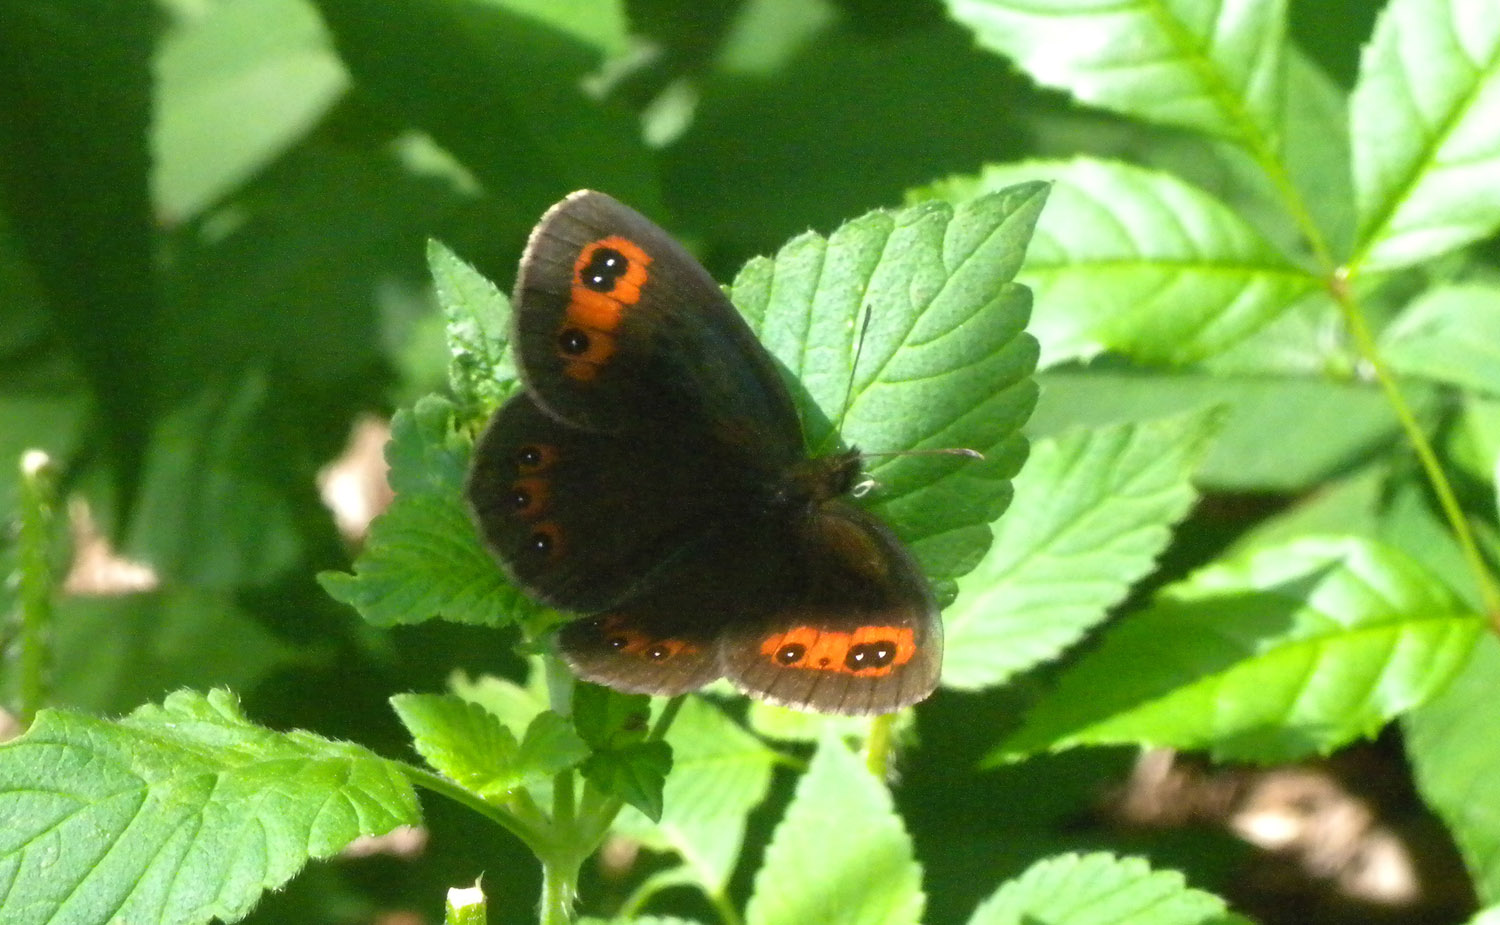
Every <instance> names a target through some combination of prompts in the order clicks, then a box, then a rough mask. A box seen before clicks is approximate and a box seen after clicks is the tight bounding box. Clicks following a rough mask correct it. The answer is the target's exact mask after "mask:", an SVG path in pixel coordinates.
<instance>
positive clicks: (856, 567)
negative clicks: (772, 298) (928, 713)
mask: <svg viewBox="0 0 1500 925" xmlns="http://www.w3.org/2000/svg"><path fill="white" fill-rule="evenodd" d="M515 304H516V313H515V339H514V341H513V342H514V343H515V345H516V349H517V352H518V356H519V365H520V368H521V371H522V375H523V379H524V381H525V384H526V390H525V391H524V392H523V393H521V394H519V395H517V396H516V397H514V398H512V399H511V400H510V401H509V402H507V403H506V404H505V405H504V406H502V407H501V408H500V410H499V411H497V412H496V413H495V416H494V417H493V418H492V420H491V421H490V423H489V425H488V426H487V427H486V428H485V430H484V432H483V433H482V434H481V436H480V438H479V440H478V442H477V444H476V446H475V452H474V461H473V464H472V467H471V471H470V477H469V483H468V489H467V493H468V499H469V504H470V507H471V509H472V511H473V514H474V519H475V522H476V524H477V525H478V527H479V529H480V533H481V535H482V536H483V538H484V540H485V542H486V544H487V545H488V546H489V547H490V549H491V550H492V551H493V552H494V553H495V554H496V556H497V558H498V559H499V560H500V562H501V563H502V565H503V566H504V567H505V568H506V570H507V571H508V573H509V574H510V575H511V577H512V578H513V579H514V580H515V581H516V582H517V583H519V584H520V585H521V586H522V587H524V588H525V589H527V591H528V592H529V593H531V594H532V595H533V596H535V597H537V598H538V599H540V600H542V601H544V602H546V603H547V604H549V605H552V606H554V607H557V608H559V609H562V610H568V611H574V612H578V613H582V614H585V615H586V616H585V617H584V618H582V619H579V620H576V621H574V622H572V623H569V624H567V625H565V626H564V627H563V628H562V630H561V632H560V633H559V637H558V644H559V649H560V651H561V652H562V654H563V656H564V658H565V659H566V660H567V661H568V662H569V664H570V665H571V666H572V667H573V668H574V670H575V671H576V672H577V673H578V674H579V675H580V676H582V677H584V678H586V679H588V680H592V681H596V682H599V683H603V684H607V685H610V686H613V687H616V688H619V689H623V690H630V691H639V692H645V693H653V694H677V693H682V692H685V691H688V690H692V689H695V688H697V687H700V686H702V685H703V684H706V683H708V682H709V681H712V680H715V679H717V678H719V677H723V676H728V677H729V678H730V679H731V680H732V681H733V682H734V683H735V684H736V685H738V686H739V687H740V688H741V689H743V690H745V691H747V692H749V693H751V694H753V695H755V696H758V697H761V698H762V699H766V700H769V701H772V702H776V703H783V704H786V705H789V706H793V707H797V708H802V709H811V710H818V711H822V712H834V713H879V712H887V711H889V710H893V709H898V708H900V707H902V706H906V705H908V704H910V703H914V702H916V701H917V700H920V699H922V698H923V697H925V696H926V695H927V694H928V693H930V692H931V690H932V688H933V686H934V685H935V684H936V680H937V675H938V668H939V665H940V662H941V646H942V636H941V624H940V623H939V621H938V617H937V608H936V605H935V603H934V602H933V599H932V596H931V593H930V591H929V589H928V587H927V583H926V580H925V579H924V578H923V577H922V575H921V572H920V570H919V569H918V567H917V565H916V563H915V561H914V560H913V559H912V557H911V555H910V553H909V552H907V550H906V549H905V548H904V547H903V546H902V545H901V544H900V542H899V541H898V540H897V539H896V538H895V537H894V536H893V535H892V534H891V532H890V531H889V530H888V529H887V528H886V527H885V526H884V525H883V524H881V523H880V521H879V520H878V519H876V518H875V517H874V516H873V515H871V514H868V513H866V512H865V511H863V510H862V509H860V508H859V507H857V506H855V505H853V504H852V503H850V502H848V501H845V500H844V496H845V495H846V494H847V493H848V492H849V490H850V488H851V487H852V486H853V485H854V483H855V482H856V480H857V479H858V477H859V457H858V455H857V454H856V453H855V452H853V451H849V452H844V453H839V454H835V455H831V456H825V457H818V458H809V457H808V455H807V453H806V451H805V450H804V447H803V438H802V431H801V424H800V422H799V420H798V418H797V414H796V409H795V405H794V404H793V402H792V399H791V396H790V394H789V393H788V391H787V389H786V386H785V385H784V384H783V382H782V380H781V377H780V375H779V374H778V372H777V370H776V367H775V365H774V363H773V362H772V360H771V358H770V356H769V354H767V353H766V351H765V349H764V348H763V347H762V346H761V345H760V343H759V342H758V341H757V340H756V339H755V336H754V334H753V332H751V330H750V329H749V327H748V325H746V324H745V322H744V320H743V319H742V318H741V317H740V315H739V314H738V312H736V311H735V310H734V308H733V306H732V305H730V303H729V301H728V299H727V298H725V296H724V294H723V293H722V292H721V291H720V290H719V288H718V286H717V284H715V283H714V281H713V279H712V277H710V276H709V275H708V273H707V271H706V270H704V269H703V268H702V267H701V266H700V265H699V264H698V263H697V261H696V260H694V259H693V258H692V257H691V256H690V255H688V254H687V252H686V251H685V250H683V249H682V247H681V246H680V245H679V244H677V243H676V242H675V241H674V240H672V239H671V238H670V236H668V235H667V234H666V233H665V232H663V231H662V230H661V229H659V228H657V227H656V226H655V225H653V224H652V223H651V222H649V221H648V220H646V219H645V218H643V217H642V216H640V215H638V214H637V213H635V212H634V211H632V210H630V209H628V208H626V207H625V206H623V205H621V204H620V203H618V202H616V201H614V200H613V199H610V198H609V197H607V196H604V195H602V194H599V193H592V192H584V193H576V194H574V195H573V196H570V197H569V198H568V199H566V200H564V201H563V202H561V203H559V204H558V205H557V206H555V207H554V208H553V209H552V210H551V211H549V212H548V214H547V215H546V216H544V217H543V219H542V221H541V223H540V224H539V225H538V226H537V229H536V231H534V232H533V234H532V239H531V241H530V243H529V244H528V246H527V251H526V255H525V256H524V257H523V260H522V267H521V273H520V278H519V279H518V281H517V287H516V299H515Z"/></svg>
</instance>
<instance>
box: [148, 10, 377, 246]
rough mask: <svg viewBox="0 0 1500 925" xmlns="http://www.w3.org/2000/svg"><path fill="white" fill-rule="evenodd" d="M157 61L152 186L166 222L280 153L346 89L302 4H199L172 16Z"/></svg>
mask: <svg viewBox="0 0 1500 925" xmlns="http://www.w3.org/2000/svg"><path fill="white" fill-rule="evenodd" d="M155 65H156V67H155V73H156V77H157V85H156V113H155V116H156V118H155V120H154V121H153V123H152V148H153V151H154V152H155V154H156V160H155V163H154V165H153V166H154V168H155V170H154V174H153V176H152V187H153V190H154V192H155V201H156V205H157V208H158V210H159V212H160V214H161V215H162V217H163V218H164V219H165V220H166V221H167V222H168V223H177V222H182V221H184V220H186V219H189V218H192V217H193V216H195V215H198V214H199V213H200V212H202V211H203V210H205V209H206V208H207V207H208V206H210V205H212V204H213V203H214V202H215V201H217V200H218V199H220V198H221V197H223V196H224V195H225V194H227V193H229V192H230V191H232V190H233V189H235V187H237V186H239V185H240V184H241V183H243V182H244V181H245V180H247V179H248V178H249V177H251V176H252V175H253V174H254V173H255V172H256V171H258V170H260V169H261V168H263V167H265V166H266V165H267V164H268V163H269V162H271V161H272V160H274V159H275V158H276V157H277V156H279V155H280V154H282V153H283V152H284V151H286V150H287V149H288V148H289V147H291V146H292V144H294V143H295V142H296V141H298V140H299V139H300V138H301V137H302V136H303V135H305V134H306V133H307V132H308V131H310V130H311V129H312V127H313V126H314V125H315V124H316V123H317V122H318V120H319V119H321V118H322V117H323V116H324V115H325V114H326V113H327V112H328V110H329V109H330V108H331V107H332V106H333V104H334V103H335V102H337V101H338V99H339V98H340V97H341V96H342V95H343V93H344V91H345V90H346V89H347V87H348V85H349V76H348V74H346V73H345V72H344V68H343V65H341V64H340V63H339V59H338V56H337V55H336V54H334V52H333V48H332V47H331V44H330V43H329V40H328V34H327V32H326V30H324V29H323V26H322V23H321V22H319V20H318V14H317V12H316V11H315V10H314V9H313V8H312V6H311V5H310V4H308V3H307V2H305V0H263V2H260V3H254V4H240V3H213V4H202V5H200V6H198V7H196V8H195V9H194V11H193V14H192V15H181V16H179V17H177V21H176V22H175V23H174V24H173V26H172V28H171V29H170V30H169V31H168V32H167V34H166V35H165V36H164V37H163V39H162V42H161V45H160V47H159V49H158V52H157V56H156V60H155Z"/></svg>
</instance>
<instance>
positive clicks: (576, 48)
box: [314, 0, 659, 237]
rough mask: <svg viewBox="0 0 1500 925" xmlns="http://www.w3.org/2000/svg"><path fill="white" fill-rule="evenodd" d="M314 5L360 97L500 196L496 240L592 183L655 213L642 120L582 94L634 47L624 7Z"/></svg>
mask: <svg viewBox="0 0 1500 925" xmlns="http://www.w3.org/2000/svg"><path fill="white" fill-rule="evenodd" d="M314 2H315V4H316V6H317V8H318V10H319V12H320V13H321V14H322V17H323V21H324V22H325V23H327V25H328V28H329V30H330V31H331V32H332V33H333V36H334V41H335V43H336V44H337V46H338V49H339V53H340V56H341V58H342V59H343V61H344V63H345V65H346V66H347V67H348V68H349V70H350V72H351V73H352V74H353V76H354V79H355V81H356V83H358V84H359V85H360V88H361V90H363V91H364V92H366V93H368V94H369V95H370V97H371V98H372V99H373V100H374V101H375V102H377V103H379V104H380V105H381V106H382V107H384V108H383V112H385V113H386V114H387V116H388V117H393V118H396V119H401V120H405V121H407V122H410V123H411V124H413V125H416V126H418V127H420V128H421V129H423V130H424V131H426V132H427V133H428V134H430V135H431V136H432V137H433V138H434V139H435V140H436V141H437V142H438V144H440V145H441V146H442V147H443V148H444V149H446V150H447V151H450V152H452V154H453V155H454V156H455V157H456V158H457V159H458V160H459V161H460V162H461V163H462V164H463V165H464V166H465V167H466V168H468V169H469V170H470V171H472V172H473V174H474V175H475V176H476V177H477V178H478V179H479V180H480V181H481V183H482V184H483V185H484V186H485V187H486V188H489V189H492V190H495V191H503V193H500V198H502V199H503V203H504V211H503V213H501V214H500V215H497V216H495V219H496V220H497V221H496V222H495V224H496V225H497V226H498V227H496V228H495V229H494V230H495V231H496V232H497V233H499V234H501V235H502V236H507V237H508V236H510V235H517V236H519V235H520V234H522V233H524V229H526V228H529V227H531V225H532V223H533V222H535V221H536V217H537V216H538V215H541V214H542V211H543V210H544V209H546V207H547V206H548V205H550V204H551V203H552V202H553V201H555V200H556V199H557V198H558V197H559V196H560V195H561V194H562V193H564V192H566V191H568V190H572V189H579V188H583V187H593V188H597V189H604V190H609V191H610V192H611V193H612V194H614V195H616V196H619V197H620V198H622V199H624V200H625V201H628V202H631V203H633V204H635V206H636V207H637V208H639V209H641V210H642V211H644V212H646V213H647V214H653V213H657V212H659V209H658V208H657V207H656V204H655V203H656V199H657V196H656V188H655V185H654V183H653V182H652V181H651V180H650V178H651V177H653V176H654V173H655V172H654V171H653V170H652V169H651V164H650V162H649V159H648V157H647V151H646V147H645V144H644V142H643V141H642V139H641V132H640V128H639V125H638V124H637V121H636V118H635V115H634V114H633V113H631V112H630V111H629V110H627V109H626V108H625V107H624V106H623V105H618V104H616V103H614V102H613V101H609V100H600V99H597V98H594V97H593V96H591V94H590V93H589V92H588V91H587V89H586V87H585V83H586V78H588V77H589V76H590V75H592V74H594V73H596V72H597V71H598V70H599V68H600V66H601V64H603V63H604V61H605V58H606V56H607V55H609V54H611V53H613V52H615V51H617V50H619V49H621V48H623V47H624V43H625V35H624V34H623V30H624V28H625V21H624V17H623V15H622V12H621V6H622V4H621V2H620V0H569V2H568V3H567V4H566V5H559V4H557V3H553V2H548V0H485V2H472V3H452V2H449V0H314ZM417 38H419V39H420V40H416V39H417Z"/></svg>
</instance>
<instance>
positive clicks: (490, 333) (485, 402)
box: [427, 241, 516, 420]
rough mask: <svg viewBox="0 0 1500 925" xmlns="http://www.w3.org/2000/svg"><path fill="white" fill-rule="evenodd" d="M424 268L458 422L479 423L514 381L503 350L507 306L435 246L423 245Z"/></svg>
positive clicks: (507, 325) (492, 286)
mask: <svg viewBox="0 0 1500 925" xmlns="http://www.w3.org/2000/svg"><path fill="white" fill-rule="evenodd" d="M427 266H428V268H429V269H430V270H431V272H432V282H433V286H434V288H436V290H437V297H438V304H439V305H441V306H443V315H444V318H445V320H446V322H447V323H446V325H445V329H446V331H447V335H448V350H449V353H450V355H451V359H450V361H449V363H448V384H449V386H450V387H451V388H452V390H453V396H454V401H455V403H456V404H457V405H458V417H459V419H460V420H470V419H477V418H480V417H482V416H483V415H484V414H485V413H486V412H488V411H490V410H492V409H494V408H495V407H497V406H498V405H499V404H500V402H501V401H503V400H504V399H506V398H507V397H509V394H510V392H511V386H512V384H513V383H514V382H515V379H516V370H515V367H514V365H512V364H511V363H510V362H509V359H510V358H509V357H508V356H507V355H506V350H505V347H506V343H507V342H508V341H509V340H510V300H509V299H507V298H506V297H505V295H504V294H503V293H501V292H500V290H499V289H497V288H495V284H494V283H492V282H490V281H489V280H488V279H486V278H485V277H484V276H482V275H481V274H480V273H479V271H477V270H475V269H474V268H473V267H472V266H470V265H469V264H467V263H465V262H464V260H463V259H462V258H460V257H459V256H458V255H457V254H455V253H453V251H451V250H449V249H448V248H447V247H445V246H443V245H442V244H441V243H439V242H437V241H428V242H427Z"/></svg>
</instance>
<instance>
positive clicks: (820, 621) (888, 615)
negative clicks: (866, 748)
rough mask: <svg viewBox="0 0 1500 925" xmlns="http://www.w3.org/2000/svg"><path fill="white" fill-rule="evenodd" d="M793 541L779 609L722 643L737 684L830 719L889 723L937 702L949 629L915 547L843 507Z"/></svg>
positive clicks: (833, 506)
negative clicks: (920, 704) (925, 702)
mask: <svg viewBox="0 0 1500 925" xmlns="http://www.w3.org/2000/svg"><path fill="white" fill-rule="evenodd" d="M793 536H794V537H795V540H794V543H793V544H792V546H791V547H790V549H791V550H792V552H791V555H790V557H789V563H788V571H787V573H786V581H785V582H784V583H783V586H782V587H781V588H780V589H779V593H778V594H777V595H775V596H768V598H767V600H769V601H771V602H773V606H772V607H771V608H770V609H769V610H766V611H763V612H762V613H760V614H759V615H758V616H757V617H756V618H755V619H746V620H742V621H737V622H735V623H733V624H732V625H730V626H728V627H726V628H725V630H724V632H723V633H722V634H721V635H720V638H719V660H720V665H721V667H722V669H723V671H724V673H725V674H726V675H728V676H729V679H730V680H731V681H733V682H734V684H735V685H736V686H737V687H739V688H740V689H741V690H743V691H745V692H746V693H749V694H751V695H753V696H755V697H759V698H761V699H763V700H768V701H770V702H772V703H779V704H782V705H785V706H790V707H794V708H797V709H804V710H816V711H819V712H824V713H845V714H874V713H888V712H891V711H893V710H898V709H900V708H902V707H905V706H909V705H911V704H913V703H916V702H917V701H919V700H922V699H923V698H925V697H926V696H927V695H928V694H930V693H932V690H933V688H934V687H936V686H937V680H938V672H939V668H940V667H941V665H942V655H943V632H942V622H941V620H940V619H939V618H938V610H937V604H936V602H935V601H934V600H933V598H932V592H931V591H930V589H929V588H928V585H927V581H926V579H925V578H924V577H923V575H922V573H921V571H920V569H919V568H918V566H917V563H916V561H915V560H914V559H913V558H912V557H911V554H910V553H909V552H907V551H906V549H905V547H903V546H902V545H901V543H900V542H899V541H898V540H897V539H896V538H895V536H893V535H892V534H891V532H890V531H889V530H888V529H887V528H886V527H885V525H884V524H882V523H880V521H878V520H876V519H875V518H874V517H873V516H872V515H870V514H867V513H865V512H864V511H862V510H860V509H859V508H856V507H854V506H853V505H849V504H846V503H844V502H841V501H837V500H834V501H829V502H827V503H825V504H824V505H822V506H821V507H820V509H819V510H818V511H817V512H816V513H814V514H812V515H811V516H810V518H809V519H808V520H807V521H806V522H805V523H803V524H802V525H801V527H800V529H797V530H795V531H794V532H793Z"/></svg>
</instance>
